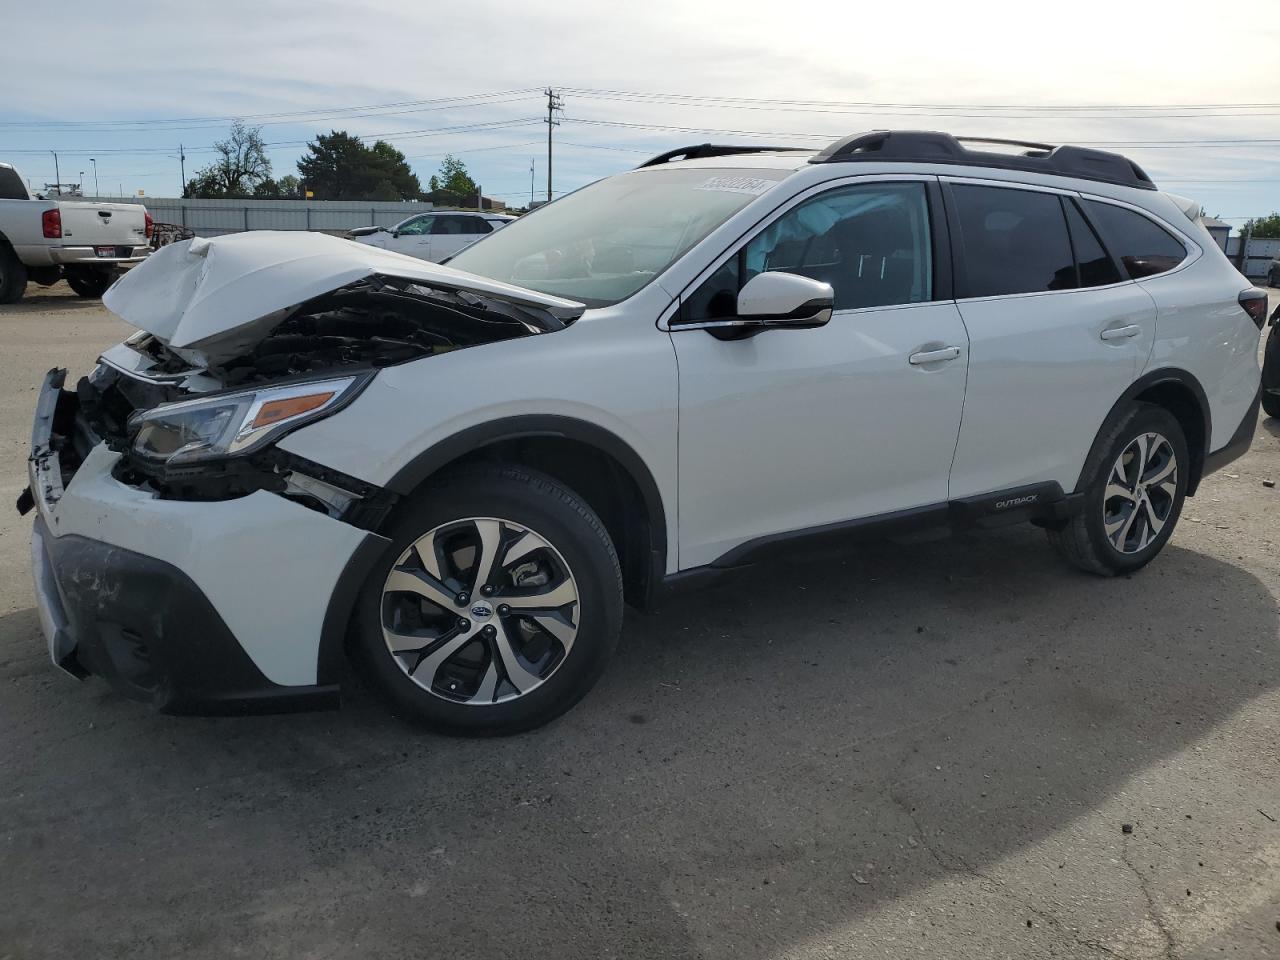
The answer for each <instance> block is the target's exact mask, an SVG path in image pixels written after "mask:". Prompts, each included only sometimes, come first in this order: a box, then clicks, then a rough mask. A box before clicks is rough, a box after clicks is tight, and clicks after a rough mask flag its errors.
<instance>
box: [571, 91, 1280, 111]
mask: <svg viewBox="0 0 1280 960" xmlns="http://www.w3.org/2000/svg"><path fill="white" fill-rule="evenodd" d="M562 89H564V90H566V91H568V92H569V93H572V94H574V95H575V96H582V97H588V96H592V97H618V98H623V97H631V98H654V99H663V100H678V101H686V102H708V101H713V102H717V103H742V104H771V105H774V106H779V107H800V106H816V107H853V108H862V107H874V108H881V109H888V108H905V109H927V110H1036V111H1059V110H1066V111H1111V110H1233V109H1246V108H1260V109H1264V108H1270V109H1275V108H1280V103H1160V104H1141V103H1127V104H1088V103H1078V104H1038V103H1003V104H1001V103H972V102H969V103H908V102H901V101H898V102H895V101H874V100H784V99H770V98H766V97H734V96H723V97H722V96H714V95H706V94H687V93H650V92H643V91H636V90H607V89H600V88H597V87H564V88H562Z"/></svg>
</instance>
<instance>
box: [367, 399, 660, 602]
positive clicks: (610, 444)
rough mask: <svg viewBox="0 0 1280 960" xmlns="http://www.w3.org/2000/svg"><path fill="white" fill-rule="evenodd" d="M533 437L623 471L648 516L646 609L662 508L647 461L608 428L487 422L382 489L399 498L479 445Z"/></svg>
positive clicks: (544, 419) (530, 418)
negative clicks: (569, 443)
mask: <svg viewBox="0 0 1280 960" xmlns="http://www.w3.org/2000/svg"><path fill="white" fill-rule="evenodd" d="M532 437H558V438H562V439H566V440H575V441H578V442H579V443H583V444H585V445H587V446H590V447H594V448H596V449H597V450H599V451H601V452H602V453H605V454H607V455H608V456H610V457H612V458H613V459H614V461H616V462H617V463H618V465H619V466H621V467H622V469H623V470H624V471H625V472H626V473H627V475H628V476H629V477H630V478H631V480H632V482H633V483H635V485H636V489H637V490H638V491H639V492H640V497H641V499H642V500H643V501H644V507H645V512H646V514H647V515H648V521H649V523H648V526H649V530H648V534H649V547H650V549H649V557H648V559H647V561H646V564H647V567H648V578H647V583H648V585H649V590H648V593H649V596H648V597H645V598H638V606H640V608H641V609H647V608H648V606H649V600H650V599H651V597H652V593H653V590H654V589H655V588H656V587H657V585H658V584H659V583H660V582H661V581H662V578H663V577H664V576H665V575H666V563H667V551H668V549H669V545H668V542H667V510H666V506H665V505H664V503H663V500H662V494H661V492H660V491H659V489H658V483H657V481H656V480H655V479H654V476H653V472H652V471H651V470H650V469H649V466H648V464H646V463H645V461H644V459H643V458H642V457H641V456H640V454H638V453H636V451H635V449H634V448H633V447H632V446H631V445H630V444H629V443H627V442H626V441H625V440H623V439H622V438H621V437H619V436H618V435H617V434H616V433H614V432H613V431H611V430H609V429H607V428H606V427H602V426H600V425H599V424H596V423H592V422H590V421H588V420H581V419H579V418H577V417H566V416H561V415H556V414H536V413H535V414H521V415H517V416H512V417H502V418H500V419H497V420H490V421H487V422H485V423H482V424H477V425H476V426H473V427H467V428H466V429H464V430H460V431H459V432H458V433H455V434H453V435H452V436H450V437H447V438H446V439H444V440H441V441H440V442H438V443H436V444H435V445H433V446H431V447H429V448H428V449H426V450H424V451H423V452H422V453H419V454H418V455H417V456H415V457H414V458H413V459H412V460H410V461H409V462H408V463H406V464H405V465H404V466H403V467H401V468H400V470H399V471H397V472H396V474H395V475H394V476H393V477H392V478H391V479H390V480H389V481H388V482H387V484H386V489H387V490H390V491H391V492H392V493H394V494H397V495H398V496H405V495H407V494H409V493H412V492H413V491H414V490H415V489H417V487H418V486H419V485H421V484H422V482H423V481H425V480H426V479H427V478H428V477H430V476H432V475H433V474H435V473H436V472H438V471H439V470H440V469H441V468H443V467H445V466H448V465H449V464H450V463H453V462H454V461H455V460H458V459H459V458H461V457H464V456H466V455H467V454H469V453H473V452H475V451H476V450H479V449H481V448H483V447H487V446H490V445H491V444H494V443H500V442H502V441H505V440H521V439H526V438H532Z"/></svg>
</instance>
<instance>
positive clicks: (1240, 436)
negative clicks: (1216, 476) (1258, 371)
mask: <svg viewBox="0 0 1280 960" xmlns="http://www.w3.org/2000/svg"><path fill="white" fill-rule="evenodd" d="M1261 403H1262V385H1261V384H1259V385H1258V392H1257V393H1256V394H1254V397H1253V403H1251V404H1249V409H1248V410H1247V411H1246V412H1245V415H1244V419H1243V420H1241V421H1240V426H1238V427H1236V432H1235V433H1233V434H1232V435H1231V439H1230V440H1228V441H1227V445H1226V446H1225V447H1223V448H1222V449H1220V450H1215V451H1213V453H1211V454H1209V455H1208V456H1206V457H1205V458H1204V471H1203V473H1201V476H1203V477H1207V476H1208V475H1209V474H1211V473H1214V472H1216V471H1218V470H1221V469H1222V468H1223V467H1225V466H1226V465H1227V464H1229V463H1231V462H1232V461H1235V460H1239V459H1240V458H1241V457H1243V456H1244V455H1245V454H1246V453H1248V452H1249V447H1250V446H1251V445H1252V444H1253V433H1254V431H1255V430H1256V429H1257V428H1258V406H1259V405H1260V404H1261Z"/></svg>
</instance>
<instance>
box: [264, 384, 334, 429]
mask: <svg viewBox="0 0 1280 960" xmlns="http://www.w3.org/2000/svg"><path fill="white" fill-rule="evenodd" d="M332 397H333V392H332V391H330V392H329V393H313V394H310V395H309V396H305V397H289V398H288V399H287V400H271V401H268V402H267V403H264V404H263V405H262V409H260V410H259V411H258V415H257V416H256V417H254V418H253V424H252V426H253V427H254V428H255V429H256V428H258V427H269V426H271V425H272V424H273V423H279V422H280V421H281V420H288V419H289V418H290V417H296V416H298V414H300V413H306V412H307V411H309V410H314V409H316V408H317V407H323V406H324V405H325V404H326V403H328V402H329V400H330V399H332Z"/></svg>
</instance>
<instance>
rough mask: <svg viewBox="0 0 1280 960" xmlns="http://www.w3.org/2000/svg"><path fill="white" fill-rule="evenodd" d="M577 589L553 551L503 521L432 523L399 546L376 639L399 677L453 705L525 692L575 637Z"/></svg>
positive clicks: (523, 528) (544, 678) (525, 530)
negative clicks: (383, 640)
mask: <svg viewBox="0 0 1280 960" xmlns="http://www.w3.org/2000/svg"><path fill="white" fill-rule="evenodd" d="M578 606H579V601H578V587H577V584H576V583H575V582H574V578H573V573H572V572H571V571H570V569H569V566H568V564H567V563H565V560H564V558H563V557H562V556H561V555H560V552H559V551H558V550H556V549H555V547H553V546H552V545H551V544H550V543H548V542H547V541H546V540H545V539H544V538H543V537H541V536H540V535H539V534H537V533H535V532H534V531H533V530H531V529H529V528H528V527H527V526H525V525H523V524H520V523H517V522H515V521H513V520H501V519H497V518H494V517H474V518H467V519H464V520H458V521H453V522H450V523H445V524H441V525H440V526H438V527H435V528H434V529H432V530H430V531H428V532H427V533H426V534H424V535H423V536H422V537H420V538H419V539H418V540H417V541H415V543H414V544H413V546H411V547H409V549H407V550H405V551H404V553H402V554H401V555H400V557H399V558H398V559H397V560H396V563H395V565H394V566H393V567H392V568H391V572H390V573H388V574H387V579H386V583H385V584H384V586H383V588H382V633H383V636H384V637H385V638H386V643H387V649H388V650H389V651H390V652H391V654H392V655H393V656H394V657H395V660H396V662H397V663H398V664H399V666H400V668H401V669H402V670H404V672H405V675H406V676H408V677H409V678H410V679H412V680H413V682H414V683H416V684H417V685H418V686H419V687H421V688H422V689H423V690H425V691H427V692H429V693H431V694H433V695H434V696H437V697H441V698H443V699H445V700H448V701H451V702H454V703H465V704H471V705H475V706H487V705H492V704H495V703H502V702H505V701H508V700H514V699H515V698H517V697H522V696H524V695H525V694H527V693H530V692H531V691H533V690H535V689H536V688H537V687H539V686H541V685H542V684H543V683H545V682H546V681H547V680H548V679H549V678H550V677H551V675H552V674H554V673H555V672H556V670H557V669H559V667H560V665H561V664H563V663H564V662H565V659H566V658H567V657H568V656H569V654H570V652H571V651H572V650H573V642H574V639H575V637H576V636H577V633H578V622H577V617H578Z"/></svg>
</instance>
